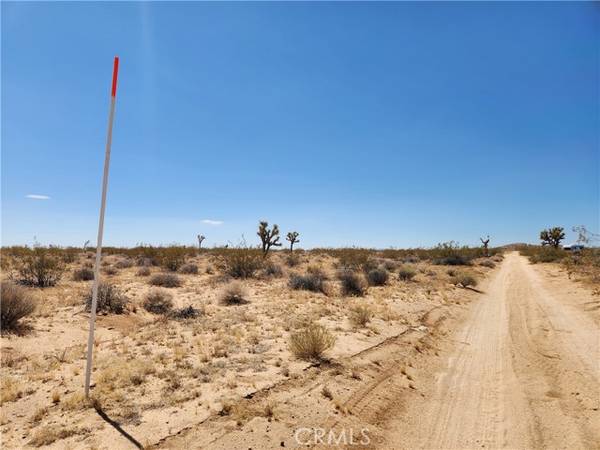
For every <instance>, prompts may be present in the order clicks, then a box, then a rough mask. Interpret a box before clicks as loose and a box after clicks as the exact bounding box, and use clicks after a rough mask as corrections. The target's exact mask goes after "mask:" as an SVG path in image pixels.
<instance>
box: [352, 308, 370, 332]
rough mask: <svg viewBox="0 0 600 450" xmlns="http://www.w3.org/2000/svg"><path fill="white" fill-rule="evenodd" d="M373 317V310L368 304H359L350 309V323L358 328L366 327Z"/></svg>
mask: <svg viewBox="0 0 600 450" xmlns="http://www.w3.org/2000/svg"><path fill="white" fill-rule="evenodd" d="M372 318H373V311H371V309H370V308H369V307H368V306H365V305H357V306H355V307H354V308H352V309H351V310H350V323H351V324H352V325H353V326H355V327H357V328H364V327H365V326H367V324H368V323H369V322H370V321H371V319H372Z"/></svg>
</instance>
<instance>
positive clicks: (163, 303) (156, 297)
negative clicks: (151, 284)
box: [144, 288, 173, 314]
mask: <svg viewBox="0 0 600 450" xmlns="http://www.w3.org/2000/svg"><path fill="white" fill-rule="evenodd" d="M144 309H145V310H146V311H148V312H151V313H154V314H167V313H169V312H170V311H171V310H172V309H173V296H172V295H171V294H170V293H169V292H167V291H165V290H164V289H160V288H153V289H151V290H150V292H148V293H147V294H146V298H145V299H144Z"/></svg>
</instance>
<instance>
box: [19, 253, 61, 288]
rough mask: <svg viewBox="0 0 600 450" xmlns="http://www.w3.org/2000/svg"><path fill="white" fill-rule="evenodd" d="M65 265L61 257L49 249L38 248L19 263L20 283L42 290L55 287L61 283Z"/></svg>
mask: <svg viewBox="0 0 600 450" xmlns="http://www.w3.org/2000/svg"><path fill="white" fill-rule="evenodd" d="M64 271H65V265H64V263H63V261H62V259H61V258H60V257H59V256H55V255H53V254H52V253H51V251H50V250H49V249H46V248H43V247H36V248H34V249H33V250H31V252H30V253H28V254H26V255H24V256H23V257H22V258H21V259H20V260H19V263H18V266H17V272H18V274H19V279H18V282H19V283H21V284H25V285H28V286H36V287H40V288H44V287H49V286H54V285H56V283H58V282H59V281H60V278H61V277H62V274H63V272H64Z"/></svg>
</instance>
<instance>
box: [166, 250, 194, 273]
mask: <svg viewBox="0 0 600 450" xmlns="http://www.w3.org/2000/svg"><path fill="white" fill-rule="evenodd" d="M187 253H188V251H187V250H186V248H185V247H178V246H172V247H164V248H162V249H161V252H160V255H161V257H160V263H161V265H162V266H163V267H164V268H165V269H167V270H170V271H171V272H176V271H177V270H178V269H179V268H180V267H181V266H183V264H184V263H185V257H186V255H187Z"/></svg>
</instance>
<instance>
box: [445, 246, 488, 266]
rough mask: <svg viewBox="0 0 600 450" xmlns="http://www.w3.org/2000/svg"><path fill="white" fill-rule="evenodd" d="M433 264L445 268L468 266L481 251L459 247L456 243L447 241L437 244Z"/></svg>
mask: <svg viewBox="0 0 600 450" xmlns="http://www.w3.org/2000/svg"><path fill="white" fill-rule="evenodd" d="M433 250H434V254H435V256H434V259H433V262H434V264H440V265H446V266H469V265H471V260H472V259H473V258H475V257H476V256H478V253H480V252H481V249H470V248H469V247H464V246H463V247H460V246H459V245H458V243H457V242H454V241H449V242H442V243H440V244H438V245H437V246H436V247H435V248H434V249H433Z"/></svg>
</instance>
